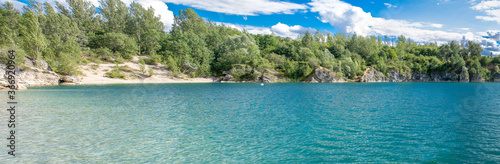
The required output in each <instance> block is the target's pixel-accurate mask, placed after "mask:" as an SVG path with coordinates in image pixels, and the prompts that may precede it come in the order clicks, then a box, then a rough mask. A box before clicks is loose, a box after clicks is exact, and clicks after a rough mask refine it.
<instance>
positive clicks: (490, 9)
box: [471, 0, 500, 24]
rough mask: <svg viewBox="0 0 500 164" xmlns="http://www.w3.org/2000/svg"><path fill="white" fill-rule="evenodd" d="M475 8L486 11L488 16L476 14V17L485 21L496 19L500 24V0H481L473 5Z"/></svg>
mask: <svg viewBox="0 0 500 164" xmlns="http://www.w3.org/2000/svg"><path fill="white" fill-rule="evenodd" d="M472 3H473V2H472ZM471 8H472V9H474V10H478V11H482V12H485V13H486V15H487V16H476V19H481V20H484V21H495V22H497V23H498V24H500V1H498V0H488V1H481V2H480V3H478V4H475V5H473V6H472V7H471Z"/></svg>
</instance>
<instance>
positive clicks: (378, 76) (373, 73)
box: [361, 67, 389, 82]
mask: <svg viewBox="0 0 500 164" xmlns="http://www.w3.org/2000/svg"><path fill="white" fill-rule="evenodd" d="M361 82H389V79H388V78H387V77H385V75H384V73H382V72H378V71H377V70H375V68H372V67H370V68H368V69H367V70H366V71H365V74H364V75H363V76H362V77H361Z"/></svg>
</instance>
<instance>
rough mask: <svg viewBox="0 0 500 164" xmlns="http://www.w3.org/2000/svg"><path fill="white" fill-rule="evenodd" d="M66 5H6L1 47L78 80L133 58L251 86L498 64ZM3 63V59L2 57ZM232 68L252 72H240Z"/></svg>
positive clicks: (375, 40)
mask: <svg viewBox="0 0 500 164" xmlns="http://www.w3.org/2000/svg"><path fill="white" fill-rule="evenodd" d="M66 2H67V3H68V4H69V8H67V7H65V6H64V5H62V4H60V3H58V2H57V1H56V6H52V5H50V4H49V3H44V4H41V3H39V2H37V1H34V0H29V4H28V5H27V6H25V7H24V8H23V11H22V12H21V11H18V10H17V9H15V8H14V6H13V4H11V3H9V2H6V3H4V4H2V6H1V7H0V29H1V35H0V46H1V48H2V49H14V50H16V52H17V55H18V56H28V57H30V58H32V59H43V60H45V61H47V62H48V63H49V65H50V66H51V67H52V69H53V70H54V71H55V72H57V73H59V74H63V75H71V74H78V73H79V72H78V70H77V67H78V65H80V64H85V63H89V62H97V63H99V62H114V63H122V62H124V61H127V60H130V59H131V58H132V57H133V56H135V55H143V56H149V59H148V60H146V63H149V64H154V63H162V64H164V65H165V66H166V67H167V68H168V69H169V70H170V71H171V72H172V73H173V74H186V75H188V76H191V77H207V76H221V74H222V72H223V71H231V72H232V73H233V74H235V76H236V78H240V79H242V78H249V79H252V78H254V77H255V76H256V72H259V71H263V70H265V69H274V70H277V71H278V72H281V73H282V74H283V75H284V76H286V77H288V78H289V79H291V80H292V81H300V80H302V79H304V78H305V77H306V76H307V75H308V74H310V73H311V72H312V70H313V69H314V68H317V67H318V66H322V67H325V68H328V69H330V70H332V71H335V72H337V73H338V74H340V75H342V76H343V77H345V78H346V79H354V78H356V77H359V75H362V74H363V72H364V70H365V69H366V68H367V67H368V66H371V67H374V68H376V69H377V70H379V71H381V72H384V73H387V72H388V71H391V70H401V71H402V72H404V71H412V72H422V73H428V74H430V73H431V72H455V73H457V74H459V73H461V72H462V71H468V72H469V73H480V74H481V76H482V77H483V78H485V79H488V78H489V77H491V75H492V73H494V72H498V71H499V70H498V65H500V57H498V56H497V57H493V56H492V55H489V56H482V55H481V53H482V51H483V50H482V49H481V46H480V45H479V44H478V43H474V42H472V41H462V42H459V41H451V42H449V43H447V44H442V45H438V44H436V43H426V44H422V43H415V42H413V41H411V40H410V39H408V38H405V37H404V36H399V37H398V38H397V39H394V40H391V39H388V38H387V37H383V36H367V37H364V36H360V35H356V34H344V33H337V34H331V33H322V32H320V31H319V30H317V31H316V32H313V33H314V34H313V33H311V32H309V31H308V32H306V33H305V34H302V35H301V36H299V37H298V38H297V39H291V38H288V37H280V36H276V35H261V34H258V35H254V34H249V33H248V32H246V31H239V30H237V29H234V28H230V27H227V26H225V25H223V24H217V23H215V22H212V21H205V20H204V19H203V18H201V17H199V16H198V15H197V14H196V12H195V11H194V10H192V9H189V8H188V9H186V10H181V11H179V13H178V15H175V18H174V23H173V25H172V26H173V27H172V29H171V31H170V32H169V33H168V32H165V31H164V25H163V23H162V22H161V21H160V18H159V17H157V16H155V14H154V10H153V8H147V9H146V8H144V7H142V6H141V5H139V4H138V3H136V2H132V3H131V4H130V5H126V4H125V3H124V2H122V1H120V0H100V6H99V8H97V7H96V6H93V5H92V3H90V2H89V1H85V0H66ZM3 52H4V51H2V53H3ZM1 58H2V60H5V54H3V55H2V56H1ZM21 59H22V58H20V57H18V60H19V62H18V63H20V62H21ZM236 65H246V66H248V68H252V70H251V71H248V72H241V71H238V70H235V69H234V66H236ZM239 68H241V67H239ZM244 68H245V67H244Z"/></svg>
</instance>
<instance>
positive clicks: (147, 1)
mask: <svg viewBox="0 0 500 164" xmlns="http://www.w3.org/2000/svg"><path fill="white" fill-rule="evenodd" d="M5 1H9V2H12V3H13V4H14V6H15V7H16V8H17V9H19V10H21V9H22V8H23V6H25V5H26V4H25V3H22V2H19V1H15V0H0V2H2V3H4V2H5ZM56 1H58V2H59V3H61V4H63V5H64V6H66V7H69V5H68V3H66V1H65V0H38V2H40V3H42V4H43V3H45V2H49V4H51V5H52V6H53V7H55V6H56V3H55V2H56ZM89 1H90V2H91V3H92V4H93V5H94V6H96V7H99V6H100V4H99V1H98V0H89ZM122 1H123V2H124V3H125V4H127V6H128V5H130V4H131V3H132V2H134V1H133V0H122ZM135 2H137V3H139V4H140V5H142V6H143V7H144V8H146V9H148V8H149V7H150V6H151V7H153V9H154V10H155V15H156V16H160V21H161V22H163V24H164V25H165V31H170V30H171V28H172V24H173V23H174V14H173V12H172V11H170V10H168V6H167V5H166V4H165V3H164V2H162V1H161V0H135ZM54 9H56V8H54Z"/></svg>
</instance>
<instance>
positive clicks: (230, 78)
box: [222, 71, 234, 81]
mask: <svg viewBox="0 0 500 164" xmlns="http://www.w3.org/2000/svg"><path fill="white" fill-rule="evenodd" d="M222 75H224V76H223V77H222V81H233V80H234V77H233V76H232V75H231V74H229V71H224V72H222Z"/></svg>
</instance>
